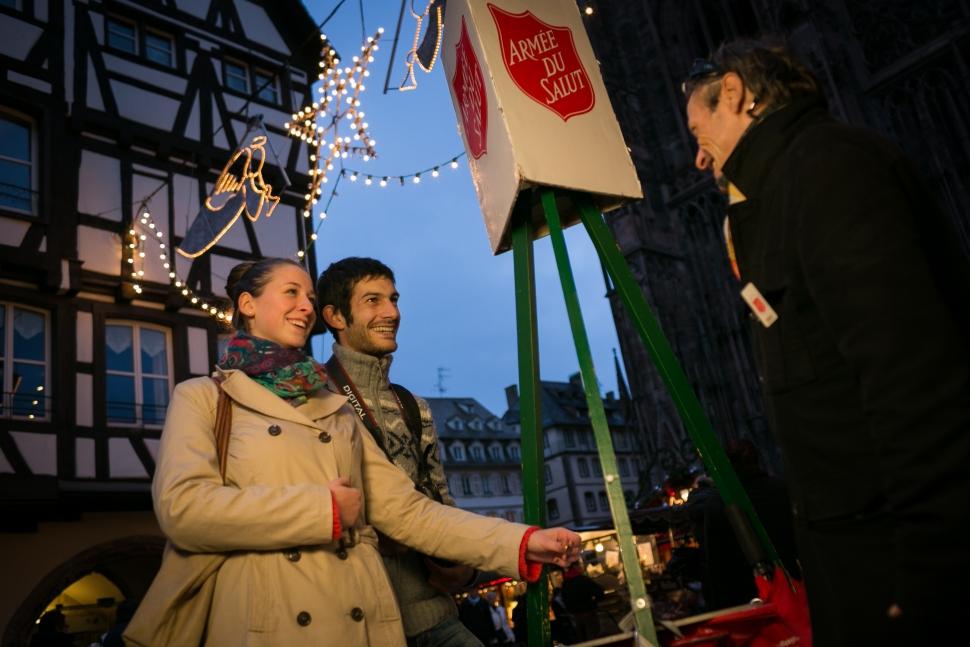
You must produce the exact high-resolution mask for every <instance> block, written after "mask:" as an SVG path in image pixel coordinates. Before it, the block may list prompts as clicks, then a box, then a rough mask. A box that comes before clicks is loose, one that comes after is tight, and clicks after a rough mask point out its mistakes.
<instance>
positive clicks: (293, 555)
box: [284, 548, 300, 562]
mask: <svg viewBox="0 0 970 647" xmlns="http://www.w3.org/2000/svg"><path fill="white" fill-rule="evenodd" d="M284 555H286V559H288V560H290V561H291V562H298V561H300V551H298V550H297V549H295V548H294V549H293V550H288V551H286V552H285V553H284Z"/></svg>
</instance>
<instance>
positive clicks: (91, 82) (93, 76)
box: [86, 60, 104, 110]
mask: <svg viewBox="0 0 970 647" xmlns="http://www.w3.org/2000/svg"><path fill="white" fill-rule="evenodd" d="M87 65H88V90H87V99H86V101H87V103H86V105H87V107H88V108H93V109H94V110H104V100H103V99H102V98H101V90H100V88H99V87H98V77H97V72H96V71H95V69H94V64H93V63H92V62H91V61H90V60H88V62H87Z"/></svg>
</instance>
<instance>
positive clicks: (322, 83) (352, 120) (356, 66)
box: [284, 27, 384, 218]
mask: <svg viewBox="0 0 970 647" xmlns="http://www.w3.org/2000/svg"><path fill="white" fill-rule="evenodd" d="M383 33H384V28H383V27H381V28H380V29H378V30H377V33H376V34H375V35H374V36H370V37H368V38H367V42H365V43H364V45H363V46H362V47H361V48H360V55H359V56H354V57H353V61H352V62H353V66H352V67H351V66H345V67H340V59H339V58H337V53H336V52H335V51H334V49H333V48H332V47H331V46H330V44H329V41H328V40H327V37H326V36H324V35H323V34H320V39H321V40H322V41H323V47H322V49H321V52H320V74H319V76H318V77H317V79H318V81H319V85H318V87H317V93H318V94H319V96H318V97H317V98H316V100H315V101H314V102H313V103H312V104H311V105H309V106H306V107H305V108H303V109H302V110H300V112H298V113H296V114H294V115H293V118H292V120H291V121H289V122H287V123H286V124H284V128H286V129H287V131H288V132H289V134H290V135H291V136H292V137H296V138H298V139H300V140H301V141H304V142H306V143H307V145H308V146H309V147H310V151H311V154H310V162H311V168H310V182H309V184H308V185H307V193H306V195H305V196H304V197H305V199H306V204H305V205H304V208H303V215H304V217H307V218H309V217H310V211H311V210H312V208H313V205H315V204H316V203H317V200H319V199H320V194H321V193H322V191H323V189H322V185H323V184H325V183H326V182H327V176H328V174H329V173H330V171H332V170H333V167H334V162H335V161H338V162H339V160H341V159H346V158H347V157H348V156H349V155H359V156H361V157H363V159H364V161H365V162H366V161H368V160H369V159H370V158H372V157H376V156H377V152H376V150H375V145H376V144H377V142H376V141H374V139H372V138H371V136H370V133H369V132H368V130H367V122H365V121H364V113H363V112H362V111H361V110H360V93H361V92H363V91H364V83H363V80H364V79H365V78H366V77H368V76H369V75H370V72H369V71H368V70H367V65H368V64H369V63H372V62H373V61H374V52H376V51H377V49H378V47H377V41H378V40H379V39H380V37H381V34H383ZM345 123H346V124H347V125H349V126H350V131H351V135H342V134H341V133H342V130H341V125H342V124H345Z"/></svg>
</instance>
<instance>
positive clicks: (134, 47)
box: [106, 18, 138, 54]
mask: <svg viewBox="0 0 970 647" xmlns="http://www.w3.org/2000/svg"><path fill="white" fill-rule="evenodd" d="M106 29H107V33H108V35H107V38H106V42H107V43H108V47H110V48H112V49H116V50H118V51H121V52H128V53H129V54H137V53H138V40H137V38H136V37H135V26H134V25H132V24H131V23H126V22H120V21H118V20H114V19H112V18H109V19H108V21H107V27H106Z"/></svg>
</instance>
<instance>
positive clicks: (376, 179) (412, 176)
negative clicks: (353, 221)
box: [296, 153, 464, 259]
mask: <svg viewBox="0 0 970 647" xmlns="http://www.w3.org/2000/svg"><path fill="white" fill-rule="evenodd" d="M463 155H464V153H460V154H458V155H456V156H454V157H452V158H450V159H448V160H445V161H443V162H439V163H438V164H435V165H434V166H429V167H428V168H425V169H421V170H420V171H415V172H413V173H405V174H404V175H383V176H376V175H370V174H367V173H364V172H363V171H361V170H359V169H353V168H346V167H345V168H342V169H340V173H339V174H338V175H337V180H336V181H335V182H334V183H333V187H332V188H331V190H330V195H329V197H328V198H327V203H326V204H325V205H324V207H323V209H322V210H321V211H320V222H318V223H317V226H316V229H314V230H313V232H312V233H311V234H310V237H309V242H310V243H312V242H313V241H315V240H317V238H318V237H319V236H318V235H317V234H318V233H319V231H320V227H321V226H322V225H323V220H325V219H326V217H327V211H328V210H329V209H330V205H331V204H332V203H333V200H334V198H336V197H337V195H338V194H337V186H338V185H339V184H340V180H342V179H343V178H347V179H349V180H350V181H351V182H355V183H356V186H362V185H363V186H367V187H372V186H378V187H382V188H383V187H386V186H387V185H388V183H389V182H392V181H394V180H396V181H397V183H398V184H399V185H400V186H402V187H403V186H405V185H406V184H407V183H408V182H407V180H411V182H410V184H412V185H414V184H419V183H420V182H421V178H422V177H427V176H428V175H430V176H431V177H432V178H438V177H440V175H441V167H443V166H445V165H446V164H447V165H449V166H451V168H452V169H457V168H458V160H459V159H460V158H461V157H462V156H463ZM361 176H363V177H364V181H363V182H358V181H357V180H359V179H360V177H361ZM306 253H307V250H306V248H303V249H300V250H298V251H297V254H296V255H297V258H301V259H302V258H304V257H305V256H306Z"/></svg>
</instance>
